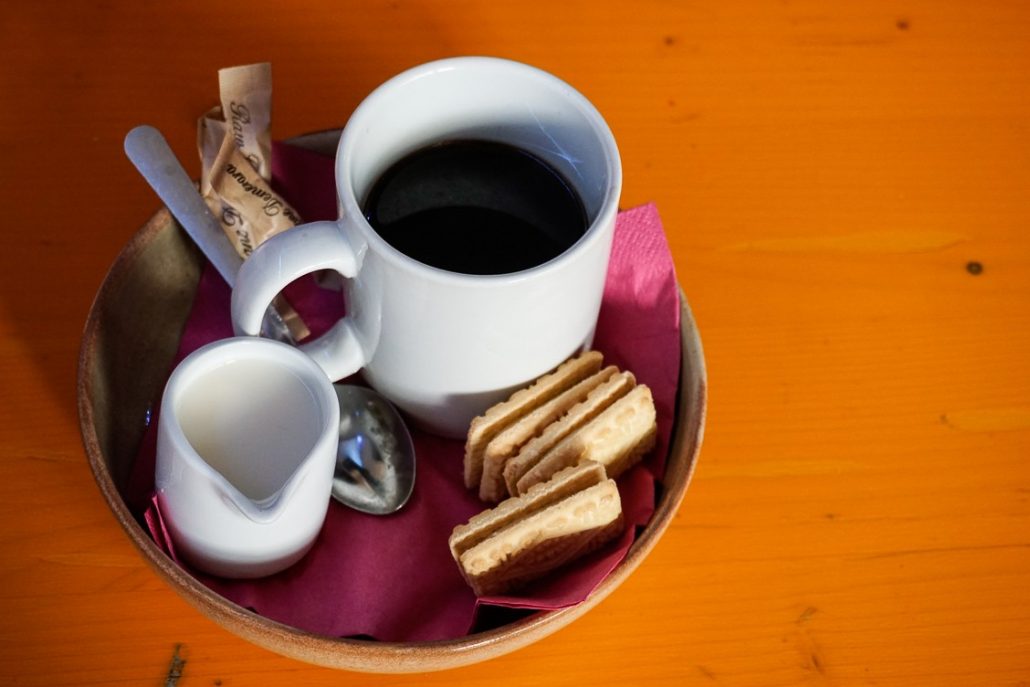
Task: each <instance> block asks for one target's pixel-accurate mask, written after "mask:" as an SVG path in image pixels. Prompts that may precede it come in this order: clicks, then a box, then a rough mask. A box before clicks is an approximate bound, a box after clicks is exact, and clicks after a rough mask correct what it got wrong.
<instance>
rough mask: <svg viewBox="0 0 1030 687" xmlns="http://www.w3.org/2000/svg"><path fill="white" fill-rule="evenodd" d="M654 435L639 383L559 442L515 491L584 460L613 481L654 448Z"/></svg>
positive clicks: (646, 395)
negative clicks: (593, 462)
mask: <svg viewBox="0 0 1030 687" xmlns="http://www.w3.org/2000/svg"><path fill="white" fill-rule="evenodd" d="M656 435H657V431H656V415H655V407H654V399H653V398H652V396H651V390H650V389H649V388H648V387H647V386H645V385H643V384H641V385H638V386H636V387H634V388H633V389H632V390H631V391H630V392H629V393H628V394H626V395H625V396H623V397H622V398H620V399H618V400H617V401H615V403H613V404H612V405H611V406H609V407H608V408H606V409H605V410H604V411H603V412H601V414H599V415H598V416H597V417H595V418H594V419H593V420H591V421H590V422H589V423H587V424H586V425H585V426H583V427H582V428H581V429H580V430H578V431H576V432H574V433H572V434H570V435H568V436H567V437H565V439H563V440H562V441H561V442H559V443H558V444H557V445H556V446H555V447H554V448H553V449H551V450H550V451H549V452H548V453H547V454H546V455H545V456H543V458H541V459H540V461H539V462H537V464H536V465H534V466H533V467H532V468H531V469H530V470H529V471H527V472H526V473H525V474H524V475H523V476H522V477H521V478H520V479H519V480H518V481H517V482H516V485H515V492H516V493H518V494H524V493H526V492H527V491H528V490H529V489H530V488H532V487H533V485H535V484H538V483H540V482H544V481H546V480H548V479H549V478H550V477H551V476H552V475H554V474H555V473H557V472H558V471H559V470H561V469H563V468H566V467H568V466H570V465H575V464H577V463H579V462H581V461H584V460H593V461H597V462H598V463H600V464H601V465H603V466H604V467H605V470H606V471H607V473H608V476H609V477H610V478H612V479H614V478H616V477H618V476H619V475H621V474H622V473H623V472H624V471H625V470H626V469H627V468H628V467H630V466H631V465H633V464H635V463H636V462H637V461H639V460H640V459H641V458H642V457H643V456H644V454H646V453H647V452H648V451H650V450H651V449H652V448H654V444H655V437H656Z"/></svg>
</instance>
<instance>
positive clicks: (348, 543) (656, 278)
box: [126, 144, 680, 641]
mask: <svg viewBox="0 0 1030 687" xmlns="http://www.w3.org/2000/svg"><path fill="white" fill-rule="evenodd" d="M273 160H274V161H275V164H274V172H273V183H274V184H275V185H276V187H277V188H278V189H279V190H280V192H281V193H282V194H283V195H284V196H285V197H286V199H287V200H288V201H289V202H290V203H291V204H292V205H293V206H294V207H295V208H296V209H297V210H298V211H299V212H300V214H301V216H303V217H305V218H306V219H308V220H315V219H326V218H331V217H333V216H335V213H336V207H335V206H336V203H335V190H334V182H333V161H332V159H331V158H327V157H325V156H323V155H320V154H317V153H312V152H310V151H307V150H303V149H299V148H294V147H291V146H288V145H283V144H276V145H275V147H274V151H273ZM286 295H287V298H288V299H289V300H290V302H291V303H292V304H293V305H294V307H295V308H296V309H297V310H298V312H300V313H301V315H302V316H303V317H304V319H305V321H306V322H307V324H308V326H309V327H310V328H311V330H312V332H313V333H314V334H316V335H317V334H318V333H320V332H322V331H325V330H326V329H327V328H328V327H329V326H330V325H332V323H333V322H335V321H336V319H337V318H339V317H340V316H341V314H342V313H343V304H342V299H341V298H340V295H339V294H338V293H335V292H333V291H328V290H325V289H322V288H319V287H318V286H316V285H315V284H314V283H313V281H312V280H310V279H305V280H301V281H299V282H296V283H294V284H292V285H291V286H290V287H289V288H288V289H287V291H286ZM229 297H230V290H229V287H228V286H227V285H226V284H225V282H224V281H222V279H221V278H220V277H219V276H218V274H217V273H216V272H215V271H214V270H213V269H212V268H211V267H210V266H207V267H206V268H205V270H204V271H203V274H202V276H201V279H200V284H199V285H198V288H197V295H196V299H195V302H194V305H193V311H192V313H191V315H190V318H189V320H188V322H187V324H186V327H185V330H184V332H183V335H182V339H181V342H180V347H179V351H178V354H177V357H176V360H175V362H178V361H179V360H181V359H182V358H183V357H185V356H186V355H188V354H189V353H190V352H191V351H193V350H194V349H196V348H197V347H199V346H201V345H202V344H204V343H207V342H209V341H213V340H215V339H219V338H224V337H227V336H231V335H232V327H231V324H230V321H229ZM679 314H680V309H679V292H678V286H677V283H676V277H675V273H674V269H673V264H672V259H671V256H670V254H669V248H668V245H667V244H666V241H665V235H664V233H663V231H662V226H661V222H660V220H659V217H658V212H657V210H656V209H655V207H654V206H653V205H645V206H641V207H638V208H635V209H632V210H628V211H625V212H622V213H620V215H619V218H618V223H617V226H616V232H615V241H614V246H613V252H612V259H611V264H610V267H609V273H608V281H607V284H606V288H605V295H604V302H603V306H602V310H601V315H600V319H599V321H598V326H597V334H596V337H595V341H594V347H595V348H597V349H598V350H600V351H601V352H602V353H603V354H604V355H605V360H606V361H607V362H609V363H612V364H616V365H618V366H620V367H621V368H623V369H627V370H630V371H632V372H633V373H634V374H635V375H636V377H637V379H638V381H639V382H641V383H644V384H647V385H648V386H650V387H651V390H652V392H653V394H654V398H655V405H656V408H657V410H658V445H657V446H656V448H655V450H654V451H653V452H652V454H651V455H650V456H648V457H647V458H646V459H645V461H644V462H643V463H642V464H641V465H639V466H637V467H636V468H634V469H633V470H631V471H629V472H628V473H626V474H625V475H624V476H623V477H622V478H621V479H620V481H619V489H620V493H621V495H622V499H623V510H624V512H625V515H626V522H627V525H626V529H625V531H624V532H623V535H622V536H621V538H619V539H618V540H617V541H615V542H612V543H611V544H610V545H609V546H607V547H605V548H604V549H602V550H600V551H597V552H596V553H594V554H593V555H591V556H589V557H587V558H584V559H581V560H580V561H578V562H577V563H575V564H573V565H571V566H569V567H568V568H566V569H563V570H562V571H561V572H560V573H557V574H554V575H551V576H549V577H548V578H547V579H545V580H543V581H541V582H539V583H537V584H535V585H533V586H531V587H528V588H526V589H524V590H523V591H521V592H520V593H519V594H517V595H510V596H496V597H489V598H480V599H477V598H476V597H475V595H474V594H473V593H472V592H471V590H470V589H469V588H468V586H467V585H466V584H465V582H464V580H463V579H462V577H461V575H460V573H459V572H458V568H457V566H456V565H455V563H454V561H453V560H452V559H451V556H450V551H449V549H448V546H447V538H448V536H449V534H450V532H451V529H453V527H454V526H455V525H457V524H459V523H462V522H465V521H466V520H468V518H469V517H471V516H472V515H473V514H475V513H477V512H479V511H480V510H483V509H484V508H485V507H486V506H485V504H483V503H481V502H480V501H479V500H478V498H477V497H476V496H475V495H474V494H472V493H471V492H470V491H468V490H466V489H465V488H464V486H463V484H462V455H463V452H464V446H463V443H462V442H460V441H455V440H448V439H443V438H440V437H436V436H433V435H430V434H426V433H422V432H416V433H415V436H414V439H415V446H416V452H417V461H418V464H417V480H416V486H415V491H414V493H413V494H412V498H411V500H410V501H409V502H408V505H407V506H405V508H404V509H402V510H401V511H400V512H399V513H396V514H394V515H391V516H387V517H377V516H370V515H365V514H362V513H358V512H356V511H353V510H350V509H348V508H346V507H344V506H341V505H339V504H337V503H335V502H333V503H332V504H331V505H330V508H329V513H328V516H327V518H326V522H325V526H324V527H323V529H322V532H321V533H320V535H319V537H318V539H317V541H316V543H315V546H314V547H313V549H312V550H311V551H310V552H309V553H308V554H307V555H306V556H305V557H304V558H303V559H302V560H301V561H300V562H299V563H297V564H296V565H294V566H293V567H291V568H289V569H288V570H285V571H283V572H281V573H278V574H276V575H272V576H270V577H266V578H263V579H260V580H248V581H243V580H228V579H223V578H218V577H214V576H210V575H206V574H203V573H200V572H195V571H192V570H191V573H192V574H194V575H195V576H196V577H197V579H199V580H201V581H202V582H203V583H204V584H205V585H207V586H208V587H210V588H211V589H212V590H214V591H216V592H218V593H219V594H221V595H222V596H224V597H225V598H227V599H229V600H231V601H233V602H235V603H237V604H239V605H241V606H243V607H246V608H250V609H252V610H253V611H255V612H257V613H259V614H261V615H264V616H266V617H269V618H272V619H274V620H277V621H279V622H282V623H285V624H288V625H291V626H294V627H297V628H299V629H302V630H306V631H309V632H314V633H318V634H323V635H330V636H362V637H371V638H375V639H379V640H384V641H426V640H440V639H452V638H456V637H461V636H464V635H466V634H468V633H469V632H471V631H476V630H480V629H485V628H487V627H491V626H496V625H497V624H502V623H504V622H508V621H510V620H511V619H513V618H515V617H520V615H525V614H526V613H528V612H532V611H536V610H546V609H557V608H563V607H566V606H570V605H574V604H576V603H579V602H580V601H582V600H583V599H585V598H586V597H587V596H588V595H589V594H590V593H591V591H593V590H594V589H595V588H596V587H597V585H598V584H599V583H600V582H601V581H602V580H603V579H604V577H605V576H606V575H607V574H608V573H609V572H610V571H611V570H612V569H613V568H614V567H615V566H616V565H618V563H619V561H621V560H622V558H623V557H624V556H625V554H626V551H627V550H628V548H629V546H630V544H632V542H633V538H634V536H635V534H636V531H637V530H638V527H639V526H642V525H645V524H646V523H647V521H648V519H649V518H650V516H651V514H652V512H653V510H654V498H655V490H654V480H655V476H660V475H661V474H662V472H663V470H664V464H665V458H666V454H667V452H668V445H669V436H670V432H671V427H672V418H673V412H674V404H675V397H676V388H677V380H678V376H679V355H680V350H679V345H680V344H679ZM157 412H160V410H159V409H158V410H157ZM156 424H157V423H156V422H152V423H151V425H150V428H149V429H148V432H147V434H146V435H145V437H144V440H143V442H142V445H141V447H140V451H139V455H138V457H137V461H136V465H135V468H134V472H133V475H132V478H131V481H130V485H129V489H128V493H127V494H126V500H127V501H128V503H129V504H130V506H131V507H133V508H134V509H135V511H136V512H137V513H138V514H139V515H140V517H141V518H142V519H143V520H144V521H145V522H146V523H147V524H148V526H149V528H150V531H151V534H152V536H153V537H154V539H155V541H156V542H157V543H158V544H159V545H161V546H162V547H163V548H164V550H165V551H166V552H167V553H168V554H169V555H170V556H172V557H173V558H174V557H175V555H174V550H173V548H172V547H171V544H170V542H169V540H168V538H167V536H166V534H165V532H164V527H163V525H162V522H161V517H160V512H159V511H158V509H157V507H156V501H155V500H154V499H153V471H154V445H155V435H156V431H155V429H156ZM182 565H184V567H187V566H185V564H182ZM506 609H507V610H506Z"/></svg>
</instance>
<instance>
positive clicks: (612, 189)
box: [334, 55, 622, 288]
mask: <svg viewBox="0 0 1030 687" xmlns="http://www.w3.org/2000/svg"><path fill="white" fill-rule="evenodd" d="M484 67H486V68H491V69H496V70H498V71H500V70H512V71H516V72H521V73H523V74H526V75H529V76H531V77H532V78H535V79H539V80H541V81H543V82H547V83H549V84H551V85H552V86H554V87H556V88H557V90H558V91H559V92H563V93H564V94H565V95H566V96H567V97H568V98H569V100H570V101H571V103H572V105H573V106H574V107H575V108H576V109H578V110H579V111H580V113H581V114H582V115H583V116H584V118H585V119H586V120H587V121H588V122H589V123H590V124H591V126H592V128H593V130H594V132H595V133H596V135H597V137H598V140H599V141H600V143H601V145H602V146H603V147H604V149H605V156H604V157H605V161H606V163H607V165H608V170H607V171H608V184H607V187H606V188H605V191H604V197H603V200H602V202H601V204H600V206H599V208H598V210H597V212H595V213H594V216H593V217H592V218H591V221H590V224H589V226H587V228H586V230H585V231H584V232H583V235H582V236H580V237H579V238H578V239H577V240H576V242H575V243H573V244H572V245H571V246H569V247H568V248H566V249H565V250H564V251H562V253H561V254H559V255H557V256H555V257H554V258H551V259H550V260H548V261H546V262H543V263H540V264H539V265H534V266H532V267H528V268H526V269H524V270H519V271H517V272H506V273H502V274H468V273H464V272H454V271H451V270H446V269H443V268H440V267H434V266H433V265H429V264H426V263H424V262H421V261H419V260H416V259H415V258H412V257H411V256H409V255H406V254H405V253H403V252H401V251H400V250H398V249H397V248H394V247H393V246H392V245H391V244H390V243H389V242H387V241H386V239H384V238H383V237H382V236H380V235H379V233H378V232H377V231H376V230H375V229H374V228H373V227H372V226H371V225H370V224H369V222H368V220H367V219H366V218H365V214H364V212H363V211H362V209H361V206H360V203H359V202H358V199H357V198H356V197H355V193H354V188H353V183H352V178H351V174H350V170H349V166H348V165H347V164H345V161H347V160H349V159H350V156H351V154H352V153H353V149H354V146H355V145H356V140H357V137H358V136H360V135H361V134H360V132H359V131H358V130H359V128H360V123H361V120H362V119H363V118H365V117H368V116H370V115H369V114H368V113H369V111H371V110H373V108H374V107H376V105H377V101H379V100H381V99H382V98H384V97H385V96H386V95H387V94H389V93H390V92H392V91H394V90H396V89H398V88H403V87H404V86H405V85H407V84H408V83H411V82H412V81H415V80H417V79H421V78H424V77H427V76H431V75H433V74H438V73H441V72H447V71H454V70H457V69H468V68H484ZM334 165H335V170H336V178H335V183H336V195H337V200H338V202H339V204H340V206H341V212H340V217H339V218H338V219H337V220H336V222H337V223H339V224H343V223H344V222H350V223H351V225H352V226H355V227H357V228H358V229H359V230H360V231H361V234H362V236H363V238H364V240H365V241H366V242H367V243H368V244H369V245H372V246H374V247H375V251H376V253H377V254H378V255H380V256H381V257H383V258H384V259H386V260H387V261H389V262H390V263H392V264H394V265H395V266H399V267H402V268H404V269H405V270H409V271H413V272H416V273H418V276H420V277H421V278H424V279H427V280H430V281H436V282H444V283H450V284H455V285H469V284H475V285H476V286H477V287H479V288H482V287H483V286H503V285H508V284H512V283H515V282H519V281H523V280H527V279H532V278H534V277H536V276H538V275H540V274H543V273H547V272H551V271H553V270H560V269H562V268H563V267H564V266H565V265H566V264H568V263H569V262H572V261H574V260H575V259H576V258H577V256H578V255H579V254H582V253H584V252H585V251H586V249H587V248H588V247H589V246H590V245H592V244H593V243H595V242H596V241H600V240H603V238H604V234H605V231H604V228H605V227H606V225H607V224H608V223H609V222H612V221H613V220H614V218H615V215H616V213H617V212H618V204H619V197H620V195H621V192H622V160H621V158H620V155H619V149H618V146H617V144H616V142H615V136H614V135H613V134H612V131H611V128H610V127H609V126H608V123H607V122H606V121H605V120H604V118H603V117H602V116H601V113H600V112H599V111H598V110H597V108H596V107H595V106H594V105H593V103H591V102H590V101H589V100H588V99H587V98H586V97H585V96H584V95H583V94H582V93H580V92H579V91H578V90H576V89H575V88H573V87H572V86H571V85H569V84H568V83H567V82H565V81H563V80H562V79H560V78H558V77H557V76H555V75H554V74H551V73H550V72H547V71H544V70H543V69H540V68H538V67H534V66H532V65H529V64H526V63H524V62H518V61H515V60H509V59H505V58H500V57H489V56H475V55H470V56H459V57H448V58H444V59H440V60H434V61H432V62H426V63H423V64H420V65H417V66H415V67H412V68H410V69H407V70H405V71H403V72H401V73H399V74H397V75H396V76H394V77H392V78H390V79H388V80H387V81H385V82H383V83H382V84H381V85H379V86H378V87H376V88H375V89H374V90H373V91H372V92H371V93H369V94H368V95H367V96H366V97H365V99H364V100H362V102H361V103H360V104H359V105H358V107H357V108H355V110H354V112H353V113H352V114H351V116H350V118H349V119H348V121H347V124H346V125H345V126H344V128H343V132H342V134H341V135H340V141H339V143H338V144H337V149H336V160H335V162H334Z"/></svg>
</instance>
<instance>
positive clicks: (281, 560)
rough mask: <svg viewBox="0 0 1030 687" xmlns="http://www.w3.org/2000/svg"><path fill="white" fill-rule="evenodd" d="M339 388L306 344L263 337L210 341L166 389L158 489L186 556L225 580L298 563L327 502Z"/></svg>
mask: <svg viewBox="0 0 1030 687" xmlns="http://www.w3.org/2000/svg"><path fill="white" fill-rule="evenodd" d="M339 426H340V409H339V404H338V402H337V400H336V392H335V391H334V390H333V386H332V383H330V381H329V380H328V378H327V377H326V376H325V373H324V372H323V371H322V370H321V369H320V368H319V367H318V366H317V365H316V364H315V363H314V361H312V360H311V358H310V357H308V356H306V355H304V354H303V353H301V352H300V351H298V350H297V349H296V348H293V347H292V346H288V345H287V344H283V343H279V342H277V341H270V340H268V339H258V338H249V337H248V338H240V337H237V338H231V339H224V340H221V341H216V342H215V343H212V344H208V345H207V346H203V347H201V348H199V349H197V350H196V351H194V352H193V353H192V354H190V355H189V356H187V357H186V358H185V359H184V360H183V361H182V362H181V363H180V364H179V365H177V366H176V368H175V370H174V371H173V372H172V374H171V376H170V377H169V379H168V383H167V385H166V386H165V390H164V395H163V396H162V399H161V412H160V418H159V420H158V430H157V431H158V434H157V469H156V475H155V477H156V487H157V496H158V503H159V505H160V508H161V515H162V518H163V520H164V523H165V525H166V527H167V529H168V531H169V534H170V535H171V538H172V542H173V543H174V545H175V547H176V552H177V554H178V555H180V556H181V557H183V558H184V559H185V560H187V561H188V562H190V563H191V564H192V565H194V566H195V567H196V568H198V569H200V570H203V571H206V572H210V573H214V574H216V575H222V576H225V577H260V576H264V575H269V574H272V573H274V572H278V571H279V570H283V569H285V568H286V567H288V566H290V565H292V564H293V563H294V562H296V561H297V560H299V559H300V557H301V556H303V555H304V553H305V552H306V551H307V550H308V549H309V548H310V546H311V545H312V544H313V543H314V541H315V537H316V536H317V535H318V533H319V531H320V530H321V528H322V523H323V522H324V520H325V516H326V511H327V510H328V507H329V498H330V492H331V490H332V480H333V471H334V468H335V466H336V449H337V444H338V433H339Z"/></svg>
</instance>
